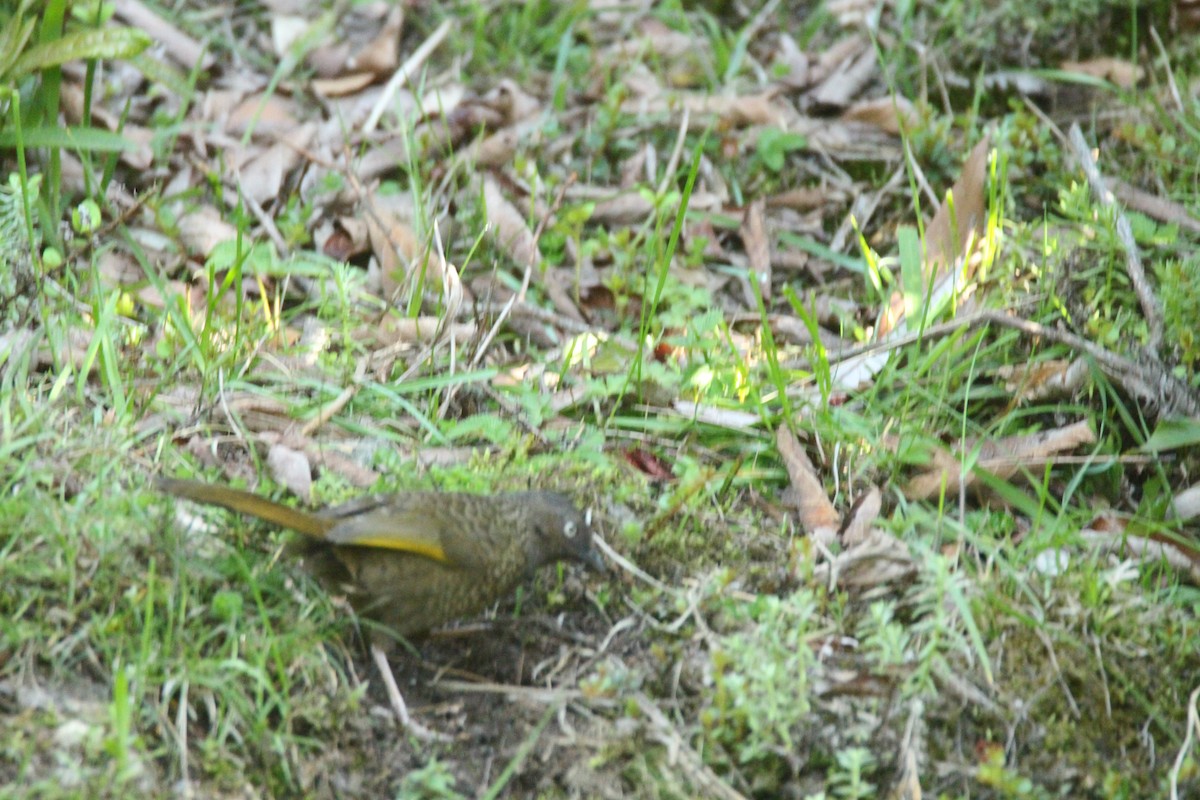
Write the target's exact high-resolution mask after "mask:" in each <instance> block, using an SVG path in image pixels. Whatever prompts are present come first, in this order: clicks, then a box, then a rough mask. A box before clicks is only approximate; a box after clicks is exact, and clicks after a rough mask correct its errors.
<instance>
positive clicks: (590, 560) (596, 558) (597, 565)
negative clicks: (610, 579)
mask: <svg viewBox="0 0 1200 800" xmlns="http://www.w3.org/2000/svg"><path fill="white" fill-rule="evenodd" d="M579 560H580V562H582V563H583V565H584V566H586V567H587V568H588V569H591V570H594V571H595V572H599V573H600V574H601V575H604V574H605V573H607V572H608V564H607V563H605V561H604V557H603V556H601V555H600V551H598V550H596V549H595V548H594V547H589V548H588V549H587V550H584V551H583V552H582V553H580V554H579Z"/></svg>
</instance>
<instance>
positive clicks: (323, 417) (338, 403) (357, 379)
mask: <svg viewBox="0 0 1200 800" xmlns="http://www.w3.org/2000/svg"><path fill="white" fill-rule="evenodd" d="M367 361H368V359H366V358H360V359H359V360H358V364H357V365H356V366H355V367H354V382H353V383H351V384H350V385H349V386H347V387H346V388H345V389H342V392H341V394H339V395H338V396H337V397H335V398H333V400H331V401H330V402H328V403H326V404H325V405H324V406H322V407H321V410H320V411H318V412H317V415H316V416H315V417H313V418H312V419H310V420H309V421H308V422H306V423H304V425H303V427H301V428H300V435H301V436H303V437H304V438H305V439H308V438H310V437H311V436H312V435H313V434H314V433H316V431H317V429H318V428H320V427H321V426H322V425H324V424H325V423H326V422H328V421H329V420H331V419H333V417H334V415H335V414H337V413H338V412H339V411H341V410H342V409H343V408H345V407H346V404H347V403H349V402H350V399H351V398H352V397H354V395H356V394H358V390H359V388H360V387H361V386H362V379H363V376H364V375H366V373H367Z"/></svg>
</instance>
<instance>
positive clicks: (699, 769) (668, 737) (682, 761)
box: [633, 692, 746, 800]
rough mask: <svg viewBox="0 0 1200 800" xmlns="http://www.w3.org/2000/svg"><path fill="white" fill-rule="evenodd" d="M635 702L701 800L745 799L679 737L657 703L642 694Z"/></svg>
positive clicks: (640, 693)
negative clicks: (712, 799)
mask: <svg viewBox="0 0 1200 800" xmlns="http://www.w3.org/2000/svg"><path fill="white" fill-rule="evenodd" d="M633 700H634V702H635V703H637V705H638V708H639V709H641V712H642V713H643V714H645V715H646V719H647V720H648V721H649V722H650V727H651V730H652V731H653V732H654V734H655V735H656V738H658V740H659V742H661V743H662V745H663V746H664V747H666V748H667V752H668V753H670V754H672V755H674V757H675V762H676V764H677V765H678V766H679V767H680V768H681V769H682V771H683V773H684V775H685V776H686V777H687V778H688V779H689V780H691V781H692V782H693V783H694V784H695V787H696V788H697V789H699V790H700V796H701V797H713V798H717V800H746V796H745V795H743V794H742V793H741V792H739V791H737V790H736V789H734V788H733V787H732V786H730V785H729V784H727V783H725V782H724V781H723V780H721V777H720V776H719V775H717V774H716V773H715V772H713V771H712V769H711V768H710V767H709V766H708V765H707V764H705V763H704V759H702V758H701V757H700V754H699V753H697V752H696V751H695V750H693V749H692V746H691V745H689V744H688V743H687V740H686V739H684V738H683V736H682V735H680V733H679V731H678V730H676V728H675V725H673V724H672V723H671V720H669V719H668V718H667V715H666V714H664V713H663V712H662V709H660V708H659V707H658V706H657V705H655V704H654V701H652V700H651V699H650V698H649V697H648V696H647V695H645V694H644V693H642V692H638V693H637V694H636V695H634V698H633ZM672 766H674V764H673V765H672Z"/></svg>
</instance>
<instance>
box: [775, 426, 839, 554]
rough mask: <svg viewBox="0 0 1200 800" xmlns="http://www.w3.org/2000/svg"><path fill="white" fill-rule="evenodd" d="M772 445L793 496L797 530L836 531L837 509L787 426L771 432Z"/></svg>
mask: <svg viewBox="0 0 1200 800" xmlns="http://www.w3.org/2000/svg"><path fill="white" fill-rule="evenodd" d="M775 446H776V448H777V449H778V450H779V457H780V458H782V459H783V465H784V467H785V468H786V469H787V472H788V477H789V478H791V482H792V489H793V490H794V491H795V494H796V499H797V501H798V511H799V513H800V527H801V528H803V529H804V531H805V532H807V533H813V532H815V531H817V530H818V529H821V528H827V529H831V530H835V531H836V530H837V528H838V524H839V522H840V518H839V517H838V513H837V510H836V509H835V508H834V507H833V503H831V502H829V498H828V497H827V496H826V495H825V487H824V486H822V485H821V479H820V478H819V477H817V471H816V470H815V469H813V465H812V462H811V461H809V460H808V455H807V454H806V453H805V452H804V448H803V447H802V446H801V444H800V442H799V440H798V439H796V436H795V434H793V433H792V432H791V431H790V430H788V428H787V425H780V426H779V428H778V429H777V430H776V431H775Z"/></svg>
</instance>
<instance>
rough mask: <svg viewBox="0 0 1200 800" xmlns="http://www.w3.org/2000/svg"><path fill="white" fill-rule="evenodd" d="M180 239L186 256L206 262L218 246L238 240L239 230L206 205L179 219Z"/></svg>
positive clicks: (214, 209)
mask: <svg viewBox="0 0 1200 800" xmlns="http://www.w3.org/2000/svg"><path fill="white" fill-rule="evenodd" d="M178 225H179V238H180V239H181V240H182V241H183V246H184V250H185V254H186V255H187V256H195V257H198V258H200V259H201V260H206V259H207V258H208V257H209V256H210V255H211V254H212V251H213V250H214V249H215V248H216V246H217V245H219V244H221V243H222V242H229V241H232V240H234V239H235V238H237V228H235V227H233V226H232V225H230V224H229V223H228V222H226V221H225V220H224V219H222V218H221V214H220V212H219V211H217V209H216V208H215V207H214V206H211V205H204V206H200V207H199V208H197V209H195V210H194V211H192V212H190V213H189V214H187V215H186V216H183V217H180V218H179V223H178Z"/></svg>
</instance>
